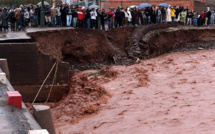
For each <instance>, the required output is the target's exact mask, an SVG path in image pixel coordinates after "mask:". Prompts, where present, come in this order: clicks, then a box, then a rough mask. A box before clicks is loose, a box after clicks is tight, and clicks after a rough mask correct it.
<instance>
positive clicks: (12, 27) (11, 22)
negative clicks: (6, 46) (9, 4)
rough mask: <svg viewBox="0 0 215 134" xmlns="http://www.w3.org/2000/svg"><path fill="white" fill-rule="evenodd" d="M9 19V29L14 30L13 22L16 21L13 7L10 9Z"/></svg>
mask: <svg viewBox="0 0 215 134" xmlns="http://www.w3.org/2000/svg"><path fill="white" fill-rule="evenodd" d="M9 20H10V26H11V31H14V30H15V22H16V18H15V12H14V9H11V12H10V14H9Z"/></svg>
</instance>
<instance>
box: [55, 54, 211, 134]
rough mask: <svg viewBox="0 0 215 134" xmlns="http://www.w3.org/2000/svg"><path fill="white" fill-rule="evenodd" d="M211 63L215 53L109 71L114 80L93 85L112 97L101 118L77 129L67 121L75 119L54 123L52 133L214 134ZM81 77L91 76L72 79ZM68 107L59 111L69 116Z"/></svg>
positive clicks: (164, 58) (102, 107)
mask: <svg viewBox="0 0 215 134" xmlns="http://www.w3.org/2000/svg"><path fill="white" fill-rule="evenodd" d="M214 57H215V50H203V51H195V52H180V53H174V54H167V55H162V56H159V57H157V58H152V59H149V60H145V61H141V63H140V64H136V65H132V66H127V67H126V66H113V67H112V68H111V70H112V71H114V72H117V77H116V78H115V79H109V80H108V81H106V82H104V81H105V80H106V79H105V77H97V79H95V80H93V81H94V82H96V85H97V86H99V87H103V89H104V90H105V91H106V92H108V93H109V94H111V99H109V101H108V103H107V104H104V105H100V106H99V108H100V112H98V113H97V114H94V115H92V116H88V117H87V118H84V119H82V120H80V121H79V122H78V123H76V124H72V123H70V122H68V121H66V120H68V119H71V118H73V117H74V116H73V115H66V116H65V118H64V119H63V118H62V120H58V119H56V118H55V117H54V118H55V123H56V130H57V132H58V134H70V133H72V134H79V133H81V134H89V133H93V134H101V133H102V134H110V133H114V134H130V133H135V134H142V133H150V134H163V133H178V134H190V133H213V132H214V131H215V127H214V125H213V124H214V123H215V119H214V117H213V115H214V114H215V112H214V110H213V109H215V105H214V104H215V103H214V97H215V96H214V94H215V91H214V89H213V87H214V86H215V79H214V74H215V69H214V67H215V62H214ZM84 73H85V74H89V73H90V71H87V72H80V73H78V74H76V75H75V77H79V76H80V75H82V74H84ZM91 73H94V71H92V72H91ZM77 79H78V78H77ZM100 81H101V82H100ZM91 82H92V81H91ZM97 86H96V87H97ZM99 102H100V101H99ZM101 102H102V101H101ZM71 104H73V102H69V101H66V103H62V104H60V105H62V106H64V109H67V110H69V109H70V110H71V111H72V109H71V108H70V105H71ZM55 110H58V109H53V112H54V113H55ZM62 113H63V112H62ZM54 116H55V114H54ZM64 120H65V121H64Z"/></svg>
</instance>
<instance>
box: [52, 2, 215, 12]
mask: <svg viewBox="0 0 215 134" xmlns="http://www.w3.org/2000/svg"><path fill="white" fill-rule="evenodd" d="M54 1H62V3H64V4H65V3H67V4H69V5H71V4H73V3H80V2H82V3H84V4H82V5H84V6H86V5H88V4H87V3H93V4H96V5H99V6H101V8H102V9H106V10H107V9H108V8H110V7H113V8H117V7H118V6H122V7H124V8H126V7H128V6H131V5H140V4H141V3H149V4H151V5H155V6H158V5H159V4H160V3H167V4H169V5H171V6H184V7H187V6H188V7H189V9H194V10H196V11H203V10H204V11H205V10H207V9H210V10H213V9H214V8H215V0H53V3H54ZM208 7H209V8H208Z"/></svg>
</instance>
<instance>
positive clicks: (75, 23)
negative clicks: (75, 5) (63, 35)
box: [72, 9, 78, 28]
mask: <svg viewBox="0 0 215 134" xmlns="http://www.w3.org/2000/svg"><path fill="white" fill-rule="evenodd" d="M77 17H78V13H77V9H73V11H72V25H73V27H74V28H76V25H77Z"/></svg>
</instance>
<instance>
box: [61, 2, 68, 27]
mask: <svg viewBox="0 0 215 134" xmlns="http://www.w3.org/2000/svg"><path fill="white" fill-rule="evenodd" d="M60 12H61V21H62V25H63V26H66V15H67V6H65V5H64V4H63V6H61V9H60Z"/></svg>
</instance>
